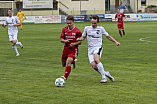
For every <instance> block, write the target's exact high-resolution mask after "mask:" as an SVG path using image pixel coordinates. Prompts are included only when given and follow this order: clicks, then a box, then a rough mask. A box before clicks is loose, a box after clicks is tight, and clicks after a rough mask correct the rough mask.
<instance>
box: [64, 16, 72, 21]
mask: <svg viewBox="0 0 157 104" xmlns="http://www.w3.org/2000/svg"><path fill="white" fill-rule="evenodd" d="M66 20H72V21H74V16H72V15H68V17H67V18H66Z"/></svg>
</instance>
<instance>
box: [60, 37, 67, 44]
mask: <svg viewBox="0 0 157 104" xmlns="http://www.w3.org/2000/svg"><path fill="white" fill-rule="evenodd" d="M60 42H62V43H68V42H69V40H65V39H63V38H60Z"/></svg>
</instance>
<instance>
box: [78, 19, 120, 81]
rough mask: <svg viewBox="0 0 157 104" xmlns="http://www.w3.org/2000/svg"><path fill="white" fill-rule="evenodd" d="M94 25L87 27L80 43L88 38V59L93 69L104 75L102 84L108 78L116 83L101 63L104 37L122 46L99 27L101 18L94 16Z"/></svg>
mask: <svg viewBox="0 0 157 104" xmlns="http://www.w3.org/2000/svg"><path fill="white" fill-rule="evenodd" d="M91 22H92V25H91V26H86V27H85V29H84V32H83V34H82V36H81V37H80V38H77V40H78V41H82V40H84V39H85V38H86V37H87V43H88V58H89V61H90V64H91V66H92V68H93V69H95V70H96V71H98V72H99V73H100V74H101V75H102V80H101V81H100V83H107V79H106V76H107V77H108V78H109V79H110V80H111V81H114V78H113V77H112V76H111V75H110V73H109V72H108V71H104V67H103V64H102V63H101V62H100V58H101V54H102V49H103V47H102V35H104V36H106V37H107V38H108V39H109V40H110V41H113V42H115V43H116V44H117V46H120V45H121V44H120V43H119V42H117V41H116V40H115V39H114V38H113V37H111V36H110V35H109V34H108V33H107V32H106V31H105V29H104V28H103V27H102V26H98V24H99V17H98V16H92V20H91Z"/></svg>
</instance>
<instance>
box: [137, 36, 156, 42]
mask: <svg viewBox="0 0 157 104" xmlns="http://www.w3.org/2000/svg"><path fill="white" fill-rule="evenodd" d="M149 38H153V37H145V38H140V39H139V40H140V41H144V42H148V43H149V42H151V43H157V42H154V41H148V40H147V39H149Z"/></svg>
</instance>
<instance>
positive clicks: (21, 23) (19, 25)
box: [14, 22, 22, 26]
mask: <svg viewBox="0 0 157 104" xmlns="http://www.w3.org/2000/svg"><path fill="white" fill-rule="evenodd" d="M21 24H22V23H21V22H20V23H19V24H14V26H20V25H21Z"/></svg>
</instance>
